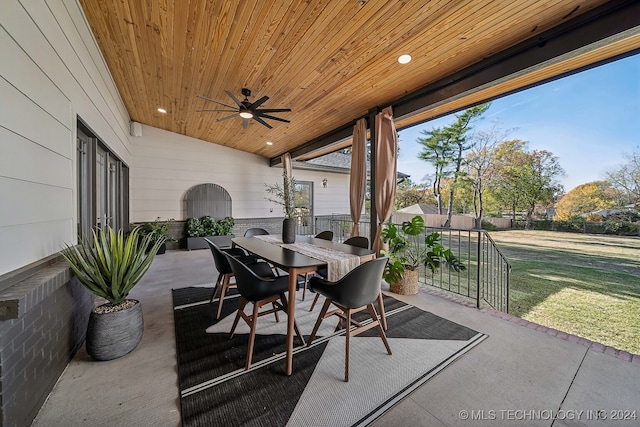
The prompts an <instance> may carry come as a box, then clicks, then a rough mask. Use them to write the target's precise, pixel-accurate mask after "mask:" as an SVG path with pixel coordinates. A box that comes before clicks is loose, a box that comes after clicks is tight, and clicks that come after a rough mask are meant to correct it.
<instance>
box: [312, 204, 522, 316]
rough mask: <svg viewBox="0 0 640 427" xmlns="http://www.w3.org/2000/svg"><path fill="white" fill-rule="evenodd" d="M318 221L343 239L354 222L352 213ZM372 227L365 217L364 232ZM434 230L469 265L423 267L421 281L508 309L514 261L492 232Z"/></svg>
mask: <svg viewBox="0 0 640 427" xmlns="http://www.w3.org/2000/svg"><path fill="white" fill-rule="evenodd" d="M315 222H316V226H317V229H318V230H321V229H322V230H332V231H333V233H334V240H335V241H340V242H341V241H344V240H345V239H346V238H348V237H349V236H350V234H351V228H352V226H353V222H351V217H350V216H348V215H333V216H330V217H318V218H316V221H315ZM369 230H370V223H369V219H368V217H367V218H363V219H362V220H361V221H360V234H361V235H363V236H369V235H370V234H369ZM432 232H438V233H440V236H441V242H442V244H443V245H444V246H445V247H447V248H449V249H451V251H452V252H453V253H454V254H455V255H456V257H457V258H458V259H459V260H460V261H461V262H462V263H463V265H464V266H465V269H464V270H462V271H460V272H457V271H455V270H452V269H448V268H446V267H444V266H443V267H442V268H440V269H438V270H437V271H436V272H435V273H432V272H431V270H430V269H428V268H425V267H422V268H421V269H420V270H419V276H418V277H419V279H418V280H419V282H420V284H421V285H423V286H432V287H435V288H438V289H440V290H442V291H445V292H449V293H453V294H456V295H460V296H463V297H465V298H468V299H471V300H473V301H475V303H476V306H477V307H478V308H480V307H482V306H485V305H488V306H490V307H492V308H494V309H496V310H499V311H504V312H508V311H509V278H510V274H511V265H510V264H509V261H508V260H507V258H506V257H505V256H504V254H503V253H502V252H501V251H500V249H499V248H498V246H497V245H496V243H495V242H494V241H493V239H491V236H489V234H488V233H487V232H486V231H484V230H462V229H452V228H440V227H425V234H430V233H432ZM422 240H424V239H422Z"/></svg>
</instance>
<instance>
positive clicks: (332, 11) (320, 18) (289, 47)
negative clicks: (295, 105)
mask: <svg viewBox="0 0 640 427" xmlns="http://www.w3.org/2000/svg"><path fill="white" fill-rule="evenodd" d="M336 5H337V3H336V2H328V3H327V6H326V7H324V8H323V9H322V10H320V11H319V12H318V13H317V16H316V18H315V19H314V22H313V25H311V26H309V28H308V29H307V31H306V32H305V34H304V39H303V40H304V43H297V42H296V41H297V40H298V38H299V37H301V36H294V37H290V36H284V35H281V33H282V32H277V33H276V34H274V36H275V37H276V39H277V42H276V41H274V43H273V45H274V55H273V56H272V58H271V60H270V62H269V63H267V64H265V68H266V69H268V70H270V71H271V72H270V73H268V74H265V75H263V77H262V83H263V85H266V84H268V83H272V84H273V85H274V86H277V91H276V92H275V93H274V94H273V95H274V97H276V98H278V99H280V100H281V101H282V102H283V103H286V104H287V105H289V104H291V102H292V101H293V100H295V98H296V97H297V96H298V95H299V91H300V90H301V89H300V88H299V86H300V85H297V84H296V85H295V87H292V85H291V81H292V80H293V79H294V78H295V77H294V75H293V74H292V73H291V72H290V71H289V70H290V67H291V64H294V63H295V64H297V65H298V66H297V67H294V69H295V70H296V71H301V72H303V73H304V74H305V75H307V74H308V73H309V69H310V68H311V67H312V64H313V62H314V61H315V57H316V56H317V55H314V54H313V53H311V52H310V53H309V54H304V53H303V51H302V48H301V46H302V45H303V44H308V41H309V40H311V39H313V40H316V39H317V33H318V30H317V28H318V27H323V26H324V25H325V22H326V21H327V20H328V19H330V18H331V17H333V16H335V15H336V14H339V13H340V11H341V10H342V9H340V8H338V7H336ZM332 6H333V7H332ZM290 40H291V41H290ZM319 43H320V45H321V46H324V42H322V41H321V42H319ZM317 49H318V45H317V44H316V50H317ZM322 49H324V47H322ZM296 57H302V58H304V63H303V64H302V66H301V64H300V62H299V61H294V60H293V59H295V58H296Z"/></svg>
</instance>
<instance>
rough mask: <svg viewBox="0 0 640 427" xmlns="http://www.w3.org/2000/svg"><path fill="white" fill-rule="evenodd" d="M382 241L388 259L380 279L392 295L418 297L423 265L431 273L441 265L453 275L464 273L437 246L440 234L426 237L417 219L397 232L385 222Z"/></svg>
mask: <svg viewBox="0 0 640 427" xmlns="http://www.w3.org/2000/svg"><path fill="white" fill-rule="evenodd" d="M422 235H424V237H422ZM381 238H382V241H383V242H385V243H387V244H388V245H389V249H388V250H383V251H382V253H383V254H384V255H385V256H388V257H389V262H388V263H387V266H386V267H385V270H384V274H383V277H384V279H385V280H386V281H387V282H388V283H389V290H390V291H391V292H395V293H398V294H402V295H413V294H416V293H418V269H419V268H420V266H422V265H423V266H425V267H427V268H429V269H430V270H431V272H432V273H433V272H435V271H436V270H438V268H440V265H441V264H443V263H444V264H446V265H447V266H448V267H449V268H451V269H453V270H455V271H462V270H464V269H466V267H465V266H464V264H462V263H461V262H460V261H459V260H458V259H457V258H456V257H455V255H454V254H453V252H451V250H450V249H447V248H445V247H444V246H443V245H442V244H441V243H440V233H436V232H434V233H425V228H424V219H423V218H422V217H421V216H420V215H416V216H415V217H413V218H412V219H411V221H404V222H403V223H402V224H401V226H400V228H398V227H397V226H396V224H393V223H391V222H388V223H387V224H386V225H385V228H384V229H383V230H382V232H381Z"/></svg>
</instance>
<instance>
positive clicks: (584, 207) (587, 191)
mask: <svg viewBox="0 0 640 427" xmlns="http://www.w3.org/2000/svg"><path fill="white" fill-rule="evenodd" d="M618 198H619V196H618V195H617V191H615V190H614V189H613V188H611V184H610V183H609V182H607V181H594V182H587V183H586V184H582V185H579V186H577V187H576V188H574V189H573V190H571V191H569V192H568V193H567V194H565V195H564V196H562V198H561V199H560V201H559V202H558V203H557V204H556V218H557V219H560V220H567V219H569V218H571V217H574V216H578V215H582V214H588V213H589V212H593V211H597V210H599V209H611V208H614V207H616V206H617V205H618V203H617V199H618Z"/></svg>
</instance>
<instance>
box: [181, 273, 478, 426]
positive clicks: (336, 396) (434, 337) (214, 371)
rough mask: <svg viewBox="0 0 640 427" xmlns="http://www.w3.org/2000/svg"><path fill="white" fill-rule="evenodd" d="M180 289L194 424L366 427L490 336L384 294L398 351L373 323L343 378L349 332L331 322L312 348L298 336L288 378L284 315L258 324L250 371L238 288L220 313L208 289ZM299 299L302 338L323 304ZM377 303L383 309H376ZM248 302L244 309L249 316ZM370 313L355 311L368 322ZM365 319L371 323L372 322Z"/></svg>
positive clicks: (189, 413)
mask: <svg viewBox="0 0 640 427" xmlns="http://www.w3.org/2000/svg"><path fill="white" fill-rule="evenodd" d="M211 286H212V285H209V286H203V287H200V286H194V287H188V288H181V289H174V290H173V301H174V320H175V333H176V349H177V357H178V379H179V388H180V404H181V413H182V423H183V425H184V426H185V427H191V426H218V425H219V426H237V425H242V426H269V427H271V426H287V425H288V426H360V425H367V424H369V423H371V422H373V421H374V420H375V419H376V418H378V417H380V416H381V415H382V414H384V412H386V411H387V410H389V409H390V408H391V407H393V405H395V404H396V403H398V402H399V401H400V400H401V399H402V398H404V397H405V396H407V395H408V394H409V393H411V392H412V391H413V390H415V389H416V388H417V387H419V386H420V385H421V384H424V383H425V382H426V381H427V380H428V379H429V378H431V377H432V376H434V375H435V374H437V373H438V372H440V371H441V370H442V369H444V368H446V367H447V366H448V365H449V364H451V363H452V362H453V361H454V360H456V359H457V358H459V357H460V356H462V355H463V354H464V353H466V352H467V351H469V350H470V349H472V348H473V347H474V346H476V345H477V344H479V343H480V342H481V341H483V340H484V339H485V338H486V337H487V336H486V335H484V334H481V333H478V332H476V331H474V330H472V329H469V328H467V327H464V326H461V325H458V324H456V323H454V322H451V321H449V320H446V319H444V318H441V317H438V316H436V315H434V314H432V313H429V312H427V311H423V310H420V309H418V308H416V307H414V306H411V305H407V304H405V303H403V302H400V301H398V300H396V299H394V298H391V297H389V296H385V298H384V300H385V310H386V314H387V325H388V330H387V331H386V333H387V337H388V339H389V345H390V346H391V351H392V352H393V355H391V356H390V355H388V354H387V352H386V350H385V347H384V344H383V343H382V340H381V339H380V337H379V336H378V334H377V332H376V330H375V328H373V329H370V330H368V331H365V332H364V333H362V334H360V335H358V336H356V337H353V338H351V341H350V347H351V351H350V355H349V357H350V365H349V382H348V383H345V382H344V381H343V380H344V352H345V338H344V331H343V330H337V328H336V326H337V320H338V319H337V317H336V318H335V319H334V318H329V319H325V321H324V322H323V323H322V326H321V327H320V330H319V332H318V335H317V337H316V338H315V339H314V341H313V344H312V345H311V347H301V346H300V345H299V341H298V339H297V338H296V339H295V341H294V346H297V347H294V355H293V373H292V375H291V376H287V375H285V365H286V360H285V357H286V353H285V345H286V325H287V321H286V318H287V316H286V313H282V312H281V313H279V315H280V322H276V321H275V317H274V316H273V315H268V316H263V317H260V319H259V320H258V326H257V332H256V339H255V348H254V354H253V362H252V365H251V369H249V370H248V371H246V370H244V364H245V358H246V351H247V343H248V333H249V328H248V326H247V325H246V323H244V322H243V321H242V320H240V323H239V324H238V328H237V330H236V333H235V335H234V337H233V339H229V331H230V330H231V325H232V323H233V319H234V316H235V312H236V310H237V307H238V305H239V301H240V298H239V295H238V294H237V293H235V289H234V288H231V293H230V295H228V296H227V297H225V300H224V304H223V308H222V314H221V316H220V319H219V320H216V319H215V313H216V309H217V307H218V303H217V299H216V300H214V303H213V304H209V299H210V297H211V291H212V288H211ZM301 296H302V291H298V293H297V295H296V298H297V300H296V321H297V322H298V325H299V327H300V329H301V330H302V333H303V335H304V336H305V339H306V338H307V337H308V336H309V334H310V333H311V329H312V328H313V325H314V323H315V321H316V319H317V317H318V314H319V312H320V309H321V307H322V302H323V299H322V298H321V299H320V300H319V301H318V303H317V304H316V307H315V308H314V310H313V312H309V307H310V306H311V302H312V301H313V298H314V296H315V294H314V293H310V292H307V296H306V300H305V301H301ZM376 309H377V308H376ZM250 310H251V305H250V304H249V305H248V306H247V307H245V312H250ZM367 317H368V314H367V312H366V311H365V312H360V313H357V314H356V315H354V318H356V319H359V318H361V319H366V318H367ZM365 323H366V322H365Z"/></svg>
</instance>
